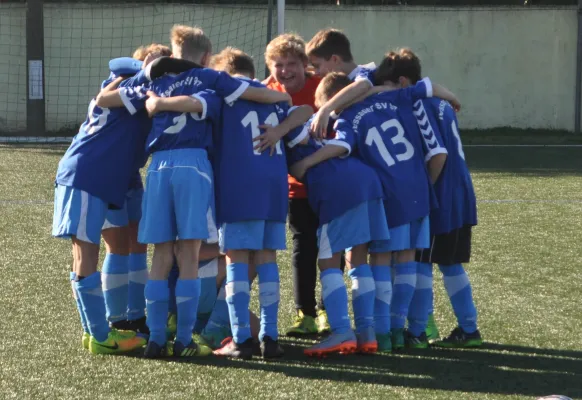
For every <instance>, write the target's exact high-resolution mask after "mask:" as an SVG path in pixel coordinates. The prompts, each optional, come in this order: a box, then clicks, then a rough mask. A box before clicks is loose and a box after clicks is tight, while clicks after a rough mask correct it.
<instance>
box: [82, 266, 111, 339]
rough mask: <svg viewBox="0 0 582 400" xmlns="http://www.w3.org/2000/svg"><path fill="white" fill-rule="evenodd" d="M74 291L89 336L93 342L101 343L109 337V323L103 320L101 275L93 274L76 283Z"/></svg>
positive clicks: (103, 304) (103, 307)
mask: <svg viewBox="0 0 582 400" xmlns="http://www.w3.org/2000/svg"><path fill="white" fill-rule="evenodd" d="M75 290H76V291H77V296H79V299H80V300H81V305H82V306H83V312H84V313H85V317H86V318H87V325H88V327H89V332H90V333H91V336H93V337H94V338H95V340H97V341H99V342H103V341H104V340H106V339H107V337H108V336H109V323H108V322H107V318H105V300H104V299H103V289H102V288H101V273H99V272H95V273H93V274H91V275H89V276H88V277H86V278H84V279H82V280H80V281H76V282H75Z"/></svg>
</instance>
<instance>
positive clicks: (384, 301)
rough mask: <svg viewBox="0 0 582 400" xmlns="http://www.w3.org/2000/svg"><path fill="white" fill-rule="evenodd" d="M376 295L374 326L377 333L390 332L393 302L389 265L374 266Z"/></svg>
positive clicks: (384, 333)
mask: <svg viewBox="0 0 582 400" xmlns="http://www.w3.org/2000/svg"><path fill="white" fill-rule="evenodd" d="M372 275H373V276H374V284H375V286H376V296H375V300H374V326H375V328H376V333H377V334H379V335H386V334H388V333H390V307H391V303H392V269H391V268H390V267H389V266H382V265H379V266H374V267H372Z"/></svg>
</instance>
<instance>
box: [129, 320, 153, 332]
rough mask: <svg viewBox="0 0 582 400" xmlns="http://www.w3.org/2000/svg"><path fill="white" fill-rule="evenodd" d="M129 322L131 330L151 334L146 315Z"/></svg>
mask: <svg viewBox="0 0 582 400" xmlns="http://www.w3.org/2000/svg"><path fill="white" fill-rule="evenodd" d="M128 322H129V324H130V325H129V326H130V328H129V329H130V330H132V331H134V332H137V333H142V334H144V335H149V334H150V328H148V326H147V324H146V317H141V318H140V319H136V320H133V321H128Z"/></svg>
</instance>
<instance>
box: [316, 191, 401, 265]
mask: <svg viewBox="0 0 582 400" xmlns="http://www.w3.org/2000/svg"><path fill="white" fill-rule="evenodd" d="M317 237H318V239H319V255H318V257H319V259H327V258H331V257H332V255H333V254H335V253H338V252H340V251H343V250H345V249H349V248H351V247H354V246H357V245H360V244H364V243H369V242H372V241H375V240H387V239H389V238H390V232H389V230H388V224H387V222H386V213H385V211H384V204H383V202H382V200H381V199H377V200H370V201H366V202H363V203H360V204H359V205H357V206H356V207H354V208H352V209H350V210H348V211H346V212H345V213H344V214H342V215H340V216H339V217H337V218H335V219H333V220H331V221H330V222H329V223H327V224H324V225H322V226H320V227H319V229H318V230H317Z"/></svg>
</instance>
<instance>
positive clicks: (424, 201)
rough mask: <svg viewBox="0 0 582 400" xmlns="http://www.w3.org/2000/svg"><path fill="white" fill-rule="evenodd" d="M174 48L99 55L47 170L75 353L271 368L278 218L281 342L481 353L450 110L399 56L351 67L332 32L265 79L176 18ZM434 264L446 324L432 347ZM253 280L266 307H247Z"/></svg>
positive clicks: (277, 353)
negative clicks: (451, 318) (284, 272)
mask: <svg viewBox="0 0 582 400" xmlns="http://www.w3.org/2000/svg"><path fill="white" fill-rule="evenodd" d="M170 40H171V49H170V48H168V47H165V46H163V45H159V44H152V45H150V46H145V47H140V48H139V49H138V50H136V52H135V53H134V55H133V57H132V58H129V57H122V58H118V59H114V60H111V61H110V62H109V69H110V75H109V77H108V78H107V79H106V80H105V81H103V83H102V85H101V90H100V92H99V94H98V95H97V96H96V97H95V98H94V99H93V100H92V101H91V102H90V104H89V110H88V114H87V119H86V120H85V122H84V123H83V124H82V125H81V128H80V130H79V133H78V134H77V135H76V136H75V137H74V138H73V141H72V144H71V146H70V147H69V148H68V150H67V151H66V153H65V155H64V156H63V158H62V159H61V161H60V163H59V167H58V171H57V176H56V187H55V203H54V217H53V232H52V233H53V236H55V237H61V238H67V239H70V240H71V241H72V245H73V250H72V251H73V266H72V272H71V274H70V280H71V285H72V291H73V297H74V298H75V300H76V305H77V309H78V312H79V315H80V320H81V325H82V327H83V335H82V345H83V347H84V348H86V349H88V350H89V351H90V352H91V353H93V354H115V353H124V352H130V351H136V350H137V349H140V348H145V349H144V350H143V351H144V355H145V357H148V358H158V357H167V356H173V357H200V356H208V355H211V354H214V355H217V356H226V357H234V358H242V359H250V358H252V356H253V354H254V353H255V346H256V344H259V347H260V354H261V356H262V357H263V358H265V359H270V358H277V357H281V356H283V355H284V351H283V349H282V347H281V346H280V344H279V340H278V339H279V326H278V313H279V301H280V279H279V268H278V265H277V251H280V250H285V249H286V223H287V221H288V222H289V225H290V229H291V232H292V235H293V257H292V264H293V276H294V292H295V303H296V308H297V316H296V320H295V323H294V324H293V326H292V327H291V329H289V331H288V332H287V334H288V335H304V334H313V333H320V334H325V335H322V339H321V341H320V342H319V343H317V344H315V345H313V346H311V347H309V348H306V349H305V350H304V352H305V354H306V355H308V356H318V357H321V356H326V355H328V354H332V353H340V354H350V353H376V352H383V353H386V352H391V351H393V350H394V351H398V350H402V349H404V348H416V349H422V348H427V347H428V346H429V343H433V344H434V345H435V346H441V347H475V346H480V345H481V344H482V339H481V335H480V333H479V330H478V329H477V311H476V308H475V306H474V303H473V297H472V290H471V285H470V283H469V279H468V276H467V274H466V272H465V270H464V268H463V265H462V264H463V263H466V262H469V260H470V254H471V228H472V226H474V225H476V224H477V212H476V200H475V193H474V190H473V185H472V181H471V177H470V174H469V171H468V169H467V165H466V163H465V156H464V153H463V149H462V144H461V139H460V136H459V132H458V125H457V119H456V115H455V111H458V110H459V109H460V104H459V101H458V100H457V98H456V97H455V95H454V94H453V93H451V92H450V91H448V90H447V89H446V88H444V87H442V86H440V85H438V84H436V83H433V82H431V80H430V79H429V78H421V66H420V61H419V59H418V57H417V56H416V55H415V54H414V53H413V52H412V51H410V50H409V49H401V50H398V51H392V52H389V53H387V54H386V55H385V56H384V58H383V60H382V61H381V63H380V64H379V65H378V66H377V67H376V66H375V65H374V64H373V63H372V64H367V65H358V64H356V63H355V62H354V60H353V57H352V54H351V49H350V43H349V41H348V39H347V37H346V36H345V35H344V34H343V33H342V32H341V31H338V30H335V29H326V30H322V31H320V32H318V33H317V34H316V35H315V36H314V37H313V38H312V39H311V40H310V41H309V43H307V45H305V43H304V42H303V41H302V39H301V38H300V37H298V36H297V35H293V34H284V35H280V36H279V37H277V38H275V39H273V41H271V43H270V44H269V45H268V47H267V51H266V53H265V59H266V60H265V61H266V65H267V67H268V68H269V70H270V72H271V76H270V77H269V78H268V79H267V80H265V82H263V83H261V82H260V81H258V80H257V79H256V76H255V66H254V63H253V60H252V58H251V57H250V56H248V55H247V54H245V53H244V52H243V51H241V50H238V49H235V48H232V47H227V48H225V49H224V50H222V51H221V52H219V53H218V54H215V55H214V56H212V45H211V42H210V40H209V39H208V37H207V36H206V35H205V34H204V32H203V31H202V30H200V29H199V28H195V27H187V26H183V25H176V26H174V27H173V28H172V31H171V38H170ZM308 65H309V67H308ZM148 160H149V161H150V162H149V166H148V168H147V175H146V176H147V177H146V182H145V189H144V185H143V184H142V180H141V175H140V169H141V168H143V167H144V166H145V165H146V163H147V161H148ZM101 238H103V240H104V242H105V245H106V250H107V254H106V257H105V260H104V262H103V266H102V269H101V272H99V271H98V264H99V246H100V241H101ZM147 245H153V259H152V262H151V266H150V268H149V271H148V265H147ZM433 263H436V264H438V265H439V268H440V270H441V272H442V274H443V278H444V283H445V288H446V290H447V293H448V295H449V298H450V300H451V304H452V306H453V310H454V312H455V315H456V317H457V323H458V325H457V327H456V328H455V329H453V331H452V332H451V334H450V335H449V336H447V337H444V338H442V339H439V335H438V330H437V328H436V324H435V323H434V318H433V272H432V271H433ZM316 265H317V267H318V268H319V278H320V282H321V287H322V298H321V301H320V304H319V305H318V306H317V307H316V306H315V297H314V290H315V276H316ZM345 269H347V271H348V276H349V278H350V280H351V283H352V284H351V295H352V309H353V318H354V321H353V325H352V321H351V320H350V316H349V312H348V309H349V304H348V302H349V300H348V292H347V288H346V285H345V283H344V278H343V273H344V270H345ZM255 279H257V280H258V293H259V304H260V315H254V314H253V313H252V312H251V311H250V310H249V303H250V293H251V285H252V283H253V282H254V281H255Z"/></svg>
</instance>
